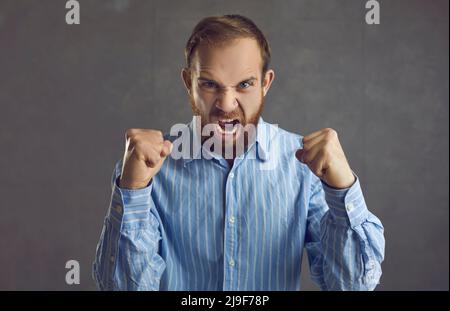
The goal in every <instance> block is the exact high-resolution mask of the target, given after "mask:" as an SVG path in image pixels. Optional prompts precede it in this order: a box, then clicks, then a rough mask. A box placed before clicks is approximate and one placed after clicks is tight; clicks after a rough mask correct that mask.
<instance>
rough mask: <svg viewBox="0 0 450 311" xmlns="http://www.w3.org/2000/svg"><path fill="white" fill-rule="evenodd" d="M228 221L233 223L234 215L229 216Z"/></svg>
mask: <svg viewBox="0 0 450 311" xmlns="http://www.w3.org/2000/svg"><path fill="white" fill-rule="evenodd" d="M228 221H229V222H230V224H234V216H230V218H229V219H228Z"/></svg>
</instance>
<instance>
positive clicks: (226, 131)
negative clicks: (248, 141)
mask: <svg viewBox="0 0 450 311" xmlns="http://www.w3.org/2000/svg"><path fill="white" fill-rule="evenodd" d="M217 124H218V127H217V129H218V130H219V133H221V134H222V135H232V134H235V133H236V131H237V128H238V127H237V126H235V125H237V124H240V122H239V120H237V119H221V120H218V121H217Z"/></svg>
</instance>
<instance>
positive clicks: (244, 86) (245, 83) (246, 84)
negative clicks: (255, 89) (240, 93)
mask: <svg viewBox="0 0 450 311" xmlns="http://www.w3.org/2000/svg"><path fill="white" fill-rule="evenodd" d="M252 85H253V82H251V81H243V82H241V83H239V88H241V89H247V88H249V87H250V86H252Z"/></svg>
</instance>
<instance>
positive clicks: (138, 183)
mask: <svg viewBox="0 0 450 311" xmlns="http://www.w3.org/2000/svg"><path fill="white" fill-rule="evenodd" d="M125 138H126V143H125V154H124V158H123V165H122V173H121V175H120V187H121V188H124V189H139V188H145V187H147V185H148V184H149V182H150V180H151V179H152V178H153V176H155V175H156V174H157V173H158V172H159V170H160V169H161V166H162V164H163V163H164V160H165V159H166V157H167V156H168V155H169V154H170V152H171V151H172V143H171V142H170V141H168V140H164V137H163V134H162V133H161V132H160V131H157V130H146V129H129V130H127V132H126V137H125Z"/></svg>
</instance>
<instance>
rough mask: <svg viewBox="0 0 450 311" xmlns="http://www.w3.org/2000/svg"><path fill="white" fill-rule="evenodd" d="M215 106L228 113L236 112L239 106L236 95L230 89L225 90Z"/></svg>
mask: <svg viewBox="0 0 450 311" xmlns="http://www.w3.org/2000/svg"><path fill="white" fill-rule="evenodd" d="M215 105H216V107H217V108H218V109H220V110H222V111H223V112H226V113H228V112H232V111H234V110H235V109H236V107H237V106H238V101H237V98H236V94H235V93H234V92H233V91H230V90H228V89H225V90H223V91H222V92H221V94H220V95H219V96H218V97H217V99H216V103H215Z"/></svg>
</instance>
